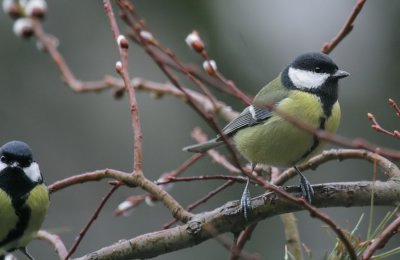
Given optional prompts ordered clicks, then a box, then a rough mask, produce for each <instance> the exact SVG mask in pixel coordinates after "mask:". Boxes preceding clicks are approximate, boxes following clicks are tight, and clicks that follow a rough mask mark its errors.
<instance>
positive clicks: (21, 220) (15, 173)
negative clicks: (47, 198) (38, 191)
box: [0, 167, 40, 251]
mask: <svg viewBox="0 0 400 260" xmlns="http://www.w3.org/2000/svg"><path fill="white" fill-rule="evenodd" d="M38 184H40V183H34V182H32V181H31V180H30V179H29V178H28V177H26V175H25V174H24V172H23V171H22V169H20V168H11V167H7V168H5V169H3V170H2V171H1V175H0V189H2V190H3V191H4V192H6V193H7V194H8V195H9V196H10V198H11V203H12V206H13V208H14V212H15V214H16V215H17V218H18V220H17V223H16V225H15V227H14V228H13V229H11V230H10V231H9V232H8V234H7V236H6V237H5V238H4V239H3V240H1V241H0V247H2V246H4V245H7V244H8V243H10V242H13V241H15V240H18V239H19V238H20V237H21V236H22V235H23V234H24V232H25V230H26V229H27V227H28V224H29V220H30V217H31V213H32V212H31V209H30V207H29V206H28V205H27V204H26V201H27V200H28V198H29V194H30V192H31V191H32V189H34V188H35V186H36V185H38ZM15 187H18V188H15ZM0 224H1V223H0ZM13 249H15V248H13ZM13 249H10V250H9V251H12V250H13Z"/></svg>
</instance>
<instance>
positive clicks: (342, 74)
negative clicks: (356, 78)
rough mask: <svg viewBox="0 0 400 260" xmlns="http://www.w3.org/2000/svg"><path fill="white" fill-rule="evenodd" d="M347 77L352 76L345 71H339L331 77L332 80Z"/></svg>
mask: <svg viewBox="0 0 400 260" xmlns="http://www.w3.org/2000/svg"><path fill="white" fill-rule="evenodd" d="M347 76H350V73H348V72H346V71H344V70H337V71H336V72H335V73H333V74H332V75H331V78H333V79H341V78H345V77H347Z"/></svg>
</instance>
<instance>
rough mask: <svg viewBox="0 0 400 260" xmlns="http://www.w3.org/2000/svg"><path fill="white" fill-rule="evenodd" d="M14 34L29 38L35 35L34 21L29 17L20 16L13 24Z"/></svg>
mask: <svg viewBox="0 0 400 260" xmlns="http://www.w3.org/2000/svg"><path fill="white" fill-rule="evenodd" d="M13 31H14V34H15V35H17V36H18V37H21V38H29V37H30V36H32V35H33V26H32V21H31V20H30V19H29V18H18V19H17V20H16V21H15V22H14V26H13Z"/></svg>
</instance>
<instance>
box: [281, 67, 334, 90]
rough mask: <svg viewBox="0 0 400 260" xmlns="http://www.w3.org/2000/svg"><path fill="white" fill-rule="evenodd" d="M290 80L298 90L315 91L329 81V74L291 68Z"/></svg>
mask: <svg viewBox="0 0 400 260" xmlns="http://www.w3.org/2000/svg"><path fill="white" fill-rule="evenodd" d="M288 74H289V78H290V80H291V81H292V83H293V85H294V86H295V87H296V88H302V89H315V88H318V87H320V86H321V85H322V84H324V83H325V81H326V80H327V79H328V77H329V74H328V73H316V72H313V71H306V70H300V69H295V68H289V72H288Z"/></svg>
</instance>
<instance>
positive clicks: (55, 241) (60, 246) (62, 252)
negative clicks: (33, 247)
mask: <svg viewBox="0 0 400 260" xmlns="http://www.w3.org/2000/svg"><path fill="white" fill-rule="evenodd" d="M36 238H37V239H39V240H43V241H47V242H49V243H50V244H52V245H53V247H54V249H55V250H56V253H57V254H58V256H59V257H60V259H65V257H66V256H67V254H68V251H67V248H65V245H64V242H63V241H62V240H61V238H60V236H58V235H54V234H51V233H49V232H47V231H45V230H39V231H38V233H37V235H36Z"/></svg>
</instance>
